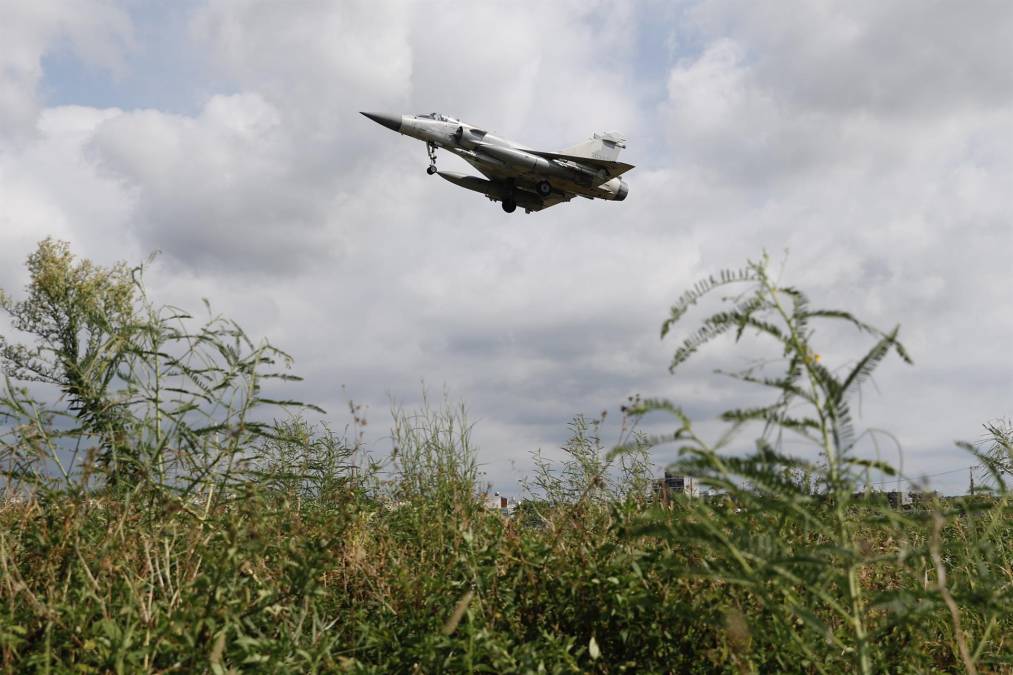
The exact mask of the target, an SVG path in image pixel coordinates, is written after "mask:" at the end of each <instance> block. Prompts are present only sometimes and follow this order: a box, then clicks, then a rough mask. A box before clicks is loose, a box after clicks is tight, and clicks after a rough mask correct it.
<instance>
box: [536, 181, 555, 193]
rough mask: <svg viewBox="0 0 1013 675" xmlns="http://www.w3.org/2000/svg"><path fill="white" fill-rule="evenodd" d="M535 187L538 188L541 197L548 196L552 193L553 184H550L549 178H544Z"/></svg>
mask: <svg viewBox="0 0 1013 675" xmlns="http://www.w3.org/2000/svg"><path fill="white" fill-rule="evenodd" d="M535 187H536V188H537V189H538V196H539V197H548V196H549V195H551V194H552V186H551V185H549V181H547V180H543V181H542V182H540V183H539V184H538V185H536V186H535Z"/></svg>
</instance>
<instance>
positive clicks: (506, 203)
mask: <svg viewBox="0 0 1013 675" xmlns="http://www.w3.org/2000/svg"><path fill="white" fill-rule="evenodd" d="M503 210H504V211H506V212H507V213H513V212H514V211H515V210H517V202H515V201H514V200H512V199H504V200H503Z"/></svg>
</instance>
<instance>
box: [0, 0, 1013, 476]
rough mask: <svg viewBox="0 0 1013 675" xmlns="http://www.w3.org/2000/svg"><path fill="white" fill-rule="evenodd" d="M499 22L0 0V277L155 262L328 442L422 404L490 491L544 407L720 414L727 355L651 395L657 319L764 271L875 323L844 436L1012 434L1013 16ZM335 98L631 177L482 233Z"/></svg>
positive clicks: (681, 15) (414, 157)
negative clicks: (263, 350) (719, 282)
mask: <svg viewBox="0 0 1013 675" xmlns="http://www.w3.org/2000/svg"><path fill="white" fill-rule="evenodd" d="M167 4H169V3H167ZM521 5H522V6H520V7H519V6H518V3H517V2H484V3H459V2H425V3H424V2H382V1H378V0H368V1H362V2H354V1H350V0H346V1H343V2H330V1H324V0H320V1H315V0H302V1H300V2H291V3H279V2H268V1H253V0H251V1H245V2H241V1H238V0H236V1H232V0H208V1H207V2H196V1H187V2H180V3H171V4H170V8H169V9H165V8H162V9H157V10H152V9H150V8H149V7H148V6H147V5H146V3H138V2H133V1H130V0H124V1H123V2H116V1H114V0H73V1H70V0H38V1H36V2H31V3H24V2H19V1H17V0H0V44H2V45H3V48H2V49H0V287H2V288H5V289H9V290H16V289H18V288H20V287H21V286H23V285H24V283H25V281H26V279H25V273H24V269H23V265H22V263H23V260H24V258H25V257H26V256H27V255H28V253H29V252H30V251H31V250H32V249H33V247H34V244H35V242H36V241H38V240H39V239H41V238H42V237H44V236H46V235H50V234H51V235H54V236H56V237H60V238H63V239H68V240H70V241H71V242H72V244H73V247H74V249H75V250H76V251H77V252H79V253H80V254H81V255H83V256H87V257H91V258H93V259H95V260H97V261H100V262H103V263H111V262H113V261H116V260H120V259H126V260H131V261H139V260H141V259H142V258H144V257H145V256H146V255H147V254H148V253H150V252H152V251H155V250H159V251H161V252H162V255H161V256H160V258H159V261H158V263H157V264H156V266H155V268H154V270H153V271H152V274H151V275H150V277H149V280H150V281H151V283H152V286H153V295H154V296H155V297H156V298H158V299H159V300H161V301H164V302H171V303H176V304H180V305H183V306H187V307H194V308H197V307H198V306H199V302H200V298H201V297H205V296H206V297H209V298H210V299H211V300H212V301H213V303H214V305H215V306H216V307H217V308H218V309H220V310H222V311H224V312H226V313H227V314H229V315H230V316H232V317H234V318H236V319H237V320H238V321H239V322H240V323H241V324H242V325H244V326H245V327H246V328H247V329H248V330H249V331H250V332H251V333H252V334H254V335H261V336H264V337H266V338H269V339H270V340H271V341H272V342H273V343H275V344H277V345H279V346H281V347H282V348H284V349H286V350H287V351H289V352H290V353H291V354H292V355H293V356H294V357H295V359H296V371H297V372H298V373H300V374H302V375H304V376H305V377H306V382H305V383H304V384H303V385H299V386H300V387H301V388H300V389H299V390H298V391H293V392H292V394H293V395H294V396H296V397H301V398H303V399H305V400H310V401H314V402H317V403H319V404H321V405H323V406H324V407H325V408H328V409H329V410H331V411H333V413H334V416H333V418H332V419H333V422H334V424H335V425H337V426H341V425H343V423H344V418H343V417H342V416H341V411H342V410H343V409H344V407H345V401H346V400H347V399H348V398H354V399H355V400H356V401H358V402H361V403H365V404H367V405H368V406H369V413H368V416H369V418H370V420H371V422H373V425H374V426H375V427H377V428H375V429H373V433H372V438H373V439H374V444H375V447H376V448H377V449H378V450H382V449H383V448H384V447H385V442H384V441H383V439H382V436H383V430H384V429H385V428H386V425H387V424H388V422H387V415H386V409H387V407H388V400H389V397H395V398H396V399H398V400H400V401H403V402H405V403H407V404H412V402H414V401H417V400H418V398H419V395H420V391H421V382H423V381H424V382H426V383H427V384H428V385H429V386H431V387H433V388H435V389H437V390H439V389H441V388H443V387H444V386H446V387H447V388H448V389H449V391H450V392H451V395H452V396H453V397H454V398H460V399H463V400H464V401H466V402H467V404H468V406H469V408H470V410H471V413H472V418H473V419H474V420H475V421H476V422H477V426H476V430H475V439H476V440H477V442H478V444H479V445H480V447H481V449H482V450H481V452H482V454H481V458H482V461H483V462H484V463H485V464H486V470H487V472H488V475H489V478H490V480H491V481H493V482H494V483H495V484H496V485H497V487H499V488H501V489H504V490H506V491H508V492H513V493H516V492H517V491H518V488H517V486H516V480H517V478H518V477H519V476H520V475H522V474H523V473H524V472H525V471H526V470H527V468H528V467H529V466H530V462H529V453H530V452H531V451H532V450H535V449H537V448H539V447H541V448H543V449H544V450H546V451H549V452H550V454H551V451H552V449H553V448H555V447H556V446H558V445H559V444H560V443H561V442H562V441H563V440H564V438H565V436H566V422H567V420H568V418H570V417H571V416H572V415H574V414H576V413H580V412H584V413H588V414H592V415H594V414H598V413H599V412H600V411H602V410H605V409H608V410H610V411H612V414H613V416H615V413H616V411H617V408H618V406H619V405H620V404H621V403H622V402H623V401H624V399H625V398H626V397H627V396H628V395H630V394H633V393H637V392H639V393H642V394H645V395H652V396H653V395H662V396H669V397H672V398H673V399H675V400H676V401H677V402H678V403H680V404H682V405H684V406H685V407H686V408H687V409H688V410H689V411H691V412H692V413H694V414H695V415H697V416H699V418H700V419H701V420H702V421H706V420H708V419H713V417H714V416H715V415H716V414H717V412H718V411H719V410H721V409H723V408H724V407H730V406H731V405H733V404H734V403H736V402H737V401H738V400H739V398H737V392H740V391H741V390H740V389H738V388H736V387H734V386H732V385H730V384H729V383H727V382H724V381H722V380H720V379H716V376H714V375H712V374H711V372H710V371H711V370H712V369H713V368H715V367H726V368H730V367H734V366H735V365H737V364H738V363H740V362H741V360H742V359H743V358H744V357H745V356H746V355H747V354H748V353H749V352H748V350H747V351H741V350H736V349H734V348H733V347H732V345H730V344H723V343H722V344H715V345H712V346H711V347H709V348H708V349H707V350H705V351H704V352H702V353H701V354H700V359H699V360H698V361H697V362H696V363H693V364H692V365H691V366H690V367H689V368H688V369H687V370H686V372H685V373H682V374H680V375H679V376H670V375H668V374H667V372H666V366H667V363H668V359H669V357H670V355H671V353H672V351H673V350H674V347H675V343H674V341H671V340H670V341H668V342H661V341H659V339H658V328H659V325H660V322H661V321H662V319H663V318H664V317H665V315H666V313H667V309H668V307H669V305H670V304H671V303H672V301H673V300H674V299H675V298H676V297H677V296H678V294H679V293H680V292H681V291H682V290H683V289H685V288H686V287H687V286H689V285H690V284H691V283H692V282H693V281H694V280H695V279H696V278H698V277H700V276H701V275H705V274H709V273H710V272H712V271H715V270H718V269H721V268H724V267H739V266H741V265H742V264H743V263H744V262H745V261H746V260H747V259H748V258H756V257H758V256H759V255H760V253H761V252H762V251H763V250H764V249H766V250H767V251H769V252H770V253H771V254H772V256H773V257H774V258H775V260H776V261H778V263H780V261H781V260H782V259H783V256H784V251H785V250H786V249H787V250H790V255H789V256H788V258H787V265H786V268H785V272H784V278H785V280H787V281H789V282H791V283H792V284H794V285H798V286H801V287H803V288H805V289H807V290H808V291H809V292H810V294H811V295H812V296H813V298H814V299H815V300H816V301H817V302H818V304H820V305H824V306H836V307H841V308H845V309H849V310H852V311H854V312H855V313H856V314H858V315H859V316H862V317H863V318H866V319H867V320H869V321H870V322H872V323H875V324H878V325H880V326H882V327H891V326H892V325H893V324H895V323H900V324H901V325H902V333H901V336H902V338H903V339H904V341H905V342H906V344H907V345H908V347H909V350H910V351H911V353H912V355H913V357H914V359H915V366H914V367H907V366H902V365H900V364H888V365H886V366H884V368H883V369H882V370H881V371H880V373H879V375H878V376H877V379H876V387H875V388H870V389H868V390H867V391H866V393H865V396H864V397H863V401H862V411H863V416H862V420H861V421H862V422H863V424H864V425H867V426H872V427H883V428H886V429H889V430H890V431H892V432H893V433H894V434H896V436H897V437H898V438H899V439H900V440H901V442H902V444H903V447H904V451H905V469H906V470H907V471H909V472H911V473H914V474H935V473H939V472H943V471H948V470H951V469H959V468H960V467H966V466H967V465H968V464H969V463H970V462H969V461H968V458H967V457H966V456H965V455H962V454H961V453H960V452H959V451H957V450H954V449H953V445H952V441H953V440H954V439H968V440H975V439H977V438H978V437H979V436H980V433H981V425H982V424H983V423H984V422H988V421H990V420H993V419H995V418H1000V417H1009V416H1010V415H1011V414H1013V411H1011V400H1013V357H1011V356H1010V351H1009V344H1010V342H1011V338H1013V312H1011V311H1010V308H1011V306H1013V291H1011V289H1010V284H1009V281H1008V277H1009V274H1008V265H1009V263H1008V261H1009V259H1010V251H1011V248H1013V234H1011V223H1010V218H1011V215H1010V214H1011V213H1013V208H1011V207H1013V190H1011V189H1010V186H1011V185H1013V70H1011V69H1010V67H1009V64H1010V63H1011V62H1013V6H1011V5H1009V4H1008V3H1006V2H1000V1H996V2H987V1H983V2H976V3H973V4H970V5H969V4H967V3H960V2H934V3H925V2H921V1H915V0H911V1H910V2H891V3H882V2H873V1H869V2H864V1H858V2H849V3H823V2H782V3H777V4H776V5H770V4H766V3H754V2H747V1H745V0H743V1H741V2H739V1H733V0H728V1H721V0H715V1H712V2H684V3H672V2H662V1H658V2H639V3H617V2H588V1H587V0H573V1H567V2H562V1H561V2H552V3H542V2H539V3H535V2H532V3H530V5H529V6H526V7H525V6H523V5H524V3H521ZM359 110H377V111H390V112H402V111H405V112H407V111H412V112H426V111H430V110H439V111H442V112H445V113H450V114H455V115H457V116H459V117H461V118H462V119H465V120H467V121H469V122H472V123H475V124H480V125H483V126H486V127H488V128H490V129H493V130H495V131H496V132H498V133H499V134H501V135H503V136H506V137H509V138H514V139H516V140H519V141H521V142H525V143H528V144H530V145H534V146H538V147H544V148H546V149H555V148H561V147H566V146H568V145H571V144H573V143H575V142H577V141H579V140H580V139H582V138H585V137H587V136H588V135H589V134H590V133H591V132H593V131H597V130H609V129H617V130H621V131H623V132H624V133H625V134H626V135H627V136H628V137H629V144H628V145H629V149H628V150H627V151H626V154H625V155H624V156H623V159H624V160H626V161H629V162H631V163H634V164H637V165H638V168H637V169H635V170H634V171H633V172H631V173H630V174H629V175H628V177H627V180H628V182H629V183H630V185H631V189H630V196H629V198H628V199H627V200H626V201H625V202H623V203H603V202H593V203H592V202H587V201H584V200H577V201H576V202H574V203H572V204H568V205H564V206H560V207H556V208H553V209H551V210H548V211H545V212H543V213H539V214H532V215H524V214H521V213H515V214H513V215H507V214H504V213H503V212H502V211H501V210H500V209H499V208H498V207H497V206H496V205H494V204H491V203H489V202H487V201H485V200H483V199H482V198H481V197H480V196H478V195H476V194H474V193H469V192H466V191H463V190H460V189H456V188H454V187H453V186H451V185H450V184H448V183H446V182H444V181H438V180H437V179H435V178H430V177H428V176H426V174H425V172H424V168H425V166H426V159H425V152H424V148H423V147H422V145H421V144H419V143H417V142H414V141H411V140H410V139H407V138H405V137H401V136H398V135H396V134H393V133H391V132H389V131H387V130H385V129H383V128H382V127H379V126H377V125H375V124H373V123H372V122H370V121H368V120H366V119H365V118H363V117H361V116H359V114H358V111H359ZM440 162H441V165H442V166H443V167H445V168H448V169H465V166H464V165H463V163H462V162H460V161H459V160H456V158H453V157H451V156H448V155H447V154H446V153H444V155H443V156H441V158H440ZM686 327H687V328H689V327H690V324H687V326H686ZM827 352H828V353H827V358H828V359H830V360H831V361H833V360H834V359H837V361H838V362H839V361H840V359H844V358H845V357H846V356H847V352H845V351H844V350H843V348H841V347H829V346H828V347H827ZM852 353H853V352H852ZM747 440H748V438H747V437H744V438H743V442H744V443H745V442H746V441H747ZM866 451H867V452H869V453H871V452H872V450H871V448H867V449H866ZM891 452H892V450H891ZM671 456H672V451H671V450H670V449H668V450H659V451H658V453H657V455H656V457H657V459H658V461H659V464H660V463H663V462H664V461H666V460H668V459H670V458H671ZM936 484H937V485H938V486H939V487H941V488H943V489H944V490H947V491H961V490H962V489H963V488H964V486H965V484H966V475H965V474H964V473H962V472H961V473H952V474H946V475H943V476H939V477H938V478H937V480H936Z"/></svg>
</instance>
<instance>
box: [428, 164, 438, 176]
mask: <svg viewBox="0 0 1013 675" xmlns="http://www.w3.org/2000/svg"><path fill="white" fill-rule="evenodd" d="M426 173H428V174H429V175H430V176H432V175H433V174H434V173H436V165H435V164H430V165H429V167H428V168H427V169H426Z"/></svg>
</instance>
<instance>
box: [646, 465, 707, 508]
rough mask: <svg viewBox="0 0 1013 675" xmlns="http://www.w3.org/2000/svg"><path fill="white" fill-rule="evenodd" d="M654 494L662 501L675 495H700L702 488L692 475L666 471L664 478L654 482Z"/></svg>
mask: <svg viewBox="0 0 1013 675" xmlns="http://www.w3.org/2000/svg"><path fill="white" fill-rule="evenodd" d="M654 494H655V496H656V497H657V498H658V500H659V501H661V502H667V501H668V500H670V499H671V498H672V497H673V496H674V495H686V496H687V497H699V496H700V489H699V487H697V484H696V481H695V480H694V479H693V477H692V476H684V475H679V474H674V473H671V472H669V471H666V472H665V477H664V478H659V479H658V480H656V481H655V482H654Z"/></svg>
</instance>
